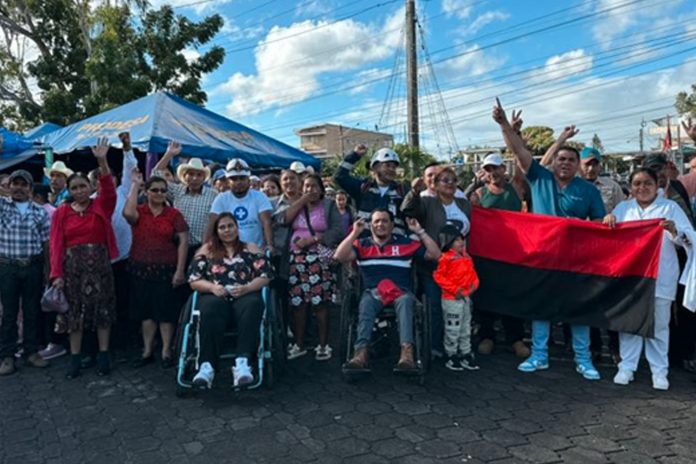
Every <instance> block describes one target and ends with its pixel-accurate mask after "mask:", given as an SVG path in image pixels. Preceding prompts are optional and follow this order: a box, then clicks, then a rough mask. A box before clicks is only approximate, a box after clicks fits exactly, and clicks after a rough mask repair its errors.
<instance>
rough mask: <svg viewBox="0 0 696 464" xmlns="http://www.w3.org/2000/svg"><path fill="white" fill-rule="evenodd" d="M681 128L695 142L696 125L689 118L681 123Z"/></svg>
mask: <svg viewBox="0 0 696 464" xmlns="http://www.w3.org/2000/svg"><path fill="white" fill-rule="evenodd" d="M682 127H683V128H684V130H685V131H686V134H687V135H688V136H689V137H690V138H691V140H693V141H694V142H696V125H694V123H693V122H692V121H691V118H689V119H687V120H686V121H682Z"/></svg>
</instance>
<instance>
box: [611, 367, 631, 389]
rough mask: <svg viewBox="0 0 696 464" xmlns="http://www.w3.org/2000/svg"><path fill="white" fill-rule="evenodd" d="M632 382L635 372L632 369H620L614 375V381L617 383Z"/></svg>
mask: <svg viewBox="0 0 696 464" xmlns="http://www.w3.org/2000/svg"><path fill="white" fill-rule="evenodd" d="M631 382H633V372H631V371H625V370H623V369H619V370H618V372H617V373H616V375H615V376H614V383H615V384H616V385H628V384H629V383H631Z"/></svg>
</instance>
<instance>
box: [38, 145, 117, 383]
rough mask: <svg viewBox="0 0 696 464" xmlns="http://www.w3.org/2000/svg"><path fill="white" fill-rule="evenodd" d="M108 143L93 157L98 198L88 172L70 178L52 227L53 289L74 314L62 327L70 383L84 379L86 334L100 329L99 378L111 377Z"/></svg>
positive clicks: (112, 252) (112, 249)
mask: <svg viewBox="0 0 696 464" xmlns="http://www.w3.org/2000/svg"><path fill="white" fill-rule="evenodd" d="M108 151H109V144H108V141H107V139H106V138H102V139H99V141H98V143H97V146H96V147H92V153H93V154H94V157H95V158H96V159H97V163H98V164H99V179H98V182H99V185H100V190H99V195H97V197H96V198H94V199H91V198H90V194H91V193H92V189H91V186H90V183H89V179H88V178H87V176H86V175H85V174H83V173H79V172H78V173H74V174H73V175H71V176H70V177H68V181H67V185H68V191H69V193H70V196H71V198H72V201H71V202H65V203H63V204H62V205H61V206H60V207H58V209H56V212H55V213H54V215H53V221H52V222H51V237H50V259H51V274H50V279H51V281H52V285H53V286H54V287H56V288H61V289H63V290H64V291H65V296H66V298H67V300H68V303H69V304H70V309H69V310H68V312H67V313H66V314H65V315H64V316H59V318H58V325H59V327H62V328H63V329H64V330H66V331H67V332H68V333H69V334H70V353H71V354H72V356H71V359H70V366H69V368H68V373H67V375H66V377H67V378H69V379H72V378H75V377H77V376H78V375H80V351H81V348H82V331H83V330H96V331H97V337H98V339H99V355H98V357H97V374H99V375H107V374H109V372H110V369H111V366H110V363H109V351H108V350H109V335H110V331H111V325H112V324H113V322H114V321H115V320H116V295H115V291H114V276H113V273H112V271H111V260H112V259H114V258H116V257H118V249H117V247H116V238H115V237H114V232H113V229H112V227H111V215H112V214H113V212H114V208H115V207H116V189H115V186H114V181H113V178H112V177H111V172H110V170H109V166H108V164H107V162H106V154H107V153H108Z"/></svg>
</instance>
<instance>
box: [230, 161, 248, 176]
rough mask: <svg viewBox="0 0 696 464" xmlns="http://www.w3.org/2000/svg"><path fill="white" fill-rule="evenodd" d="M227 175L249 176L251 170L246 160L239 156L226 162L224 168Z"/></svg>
mask: <svg viewBox="0 0 696 464" xmlns="http://www.w3.org/2000/svg"><path fill="white" fill-rule="evenodd" d="M225 171H226V174H227V177H249V176H251V170H250V169H249V165H248V164H247V162H246V161H244V160H243V159H241V158H233V159H231V160H230V161H229V163H227V167H226V169H225Z"/></svg>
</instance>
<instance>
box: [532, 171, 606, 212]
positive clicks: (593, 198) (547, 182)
mask: <svg viewBox="0 0 696 464" xmlns="http://www.w3.org/2000/svg"><path fill="white" fill-rule="evenodd" d="M527 180H528V181H529V185H530V187H531V191H532V209H533V212H534V213H537V214H546V215H549V216H560V217H572V218H577V219H588V218H589V219H601V218H603V217H604V214H605V211H604V203H603V202H602V196H601V194H600V193H599V190H597V187H595V186H594V185H592V184H591V183H589V182H587V181H586V180H585V179H582V178H580V177H574V178H573V180H571V181H570V183H569V184H568V185H566V187H565V188H560V187H559V186H558V182H557V181H556V176H554V174H553V172H551V171H549V170H548V169H546V168H544V167H543V166H541V165H540V164H539V162H538V161H537V160H533V161H532V165H531V166H530V167H529V170H528V171H527Z"/></svg>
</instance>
